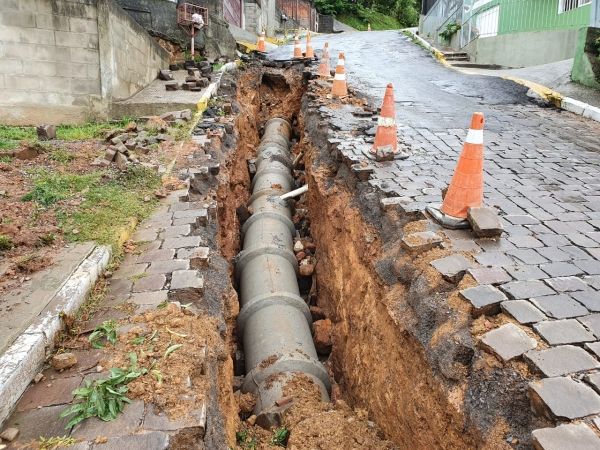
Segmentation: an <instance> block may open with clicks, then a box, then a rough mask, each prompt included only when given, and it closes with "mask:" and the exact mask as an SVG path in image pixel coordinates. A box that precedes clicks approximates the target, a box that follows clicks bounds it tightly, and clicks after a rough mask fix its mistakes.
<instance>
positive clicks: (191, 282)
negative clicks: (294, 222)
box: [171, 270, 204, 289]
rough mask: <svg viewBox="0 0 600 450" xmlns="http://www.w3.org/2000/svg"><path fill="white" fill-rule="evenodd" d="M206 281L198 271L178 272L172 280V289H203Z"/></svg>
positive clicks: (174, 273)
mask: <svg viewBox="0 0 600 450" xmlns="http://www.w3.org/2000/svg"><path fill="white" fill-rule="evenodd" d="M203 287H204V279H203V278H202V275H200V273H199V272H198V271H197V270H177V271H175V272H173V276H172V278H171V289H202V288H203Z"/></svg>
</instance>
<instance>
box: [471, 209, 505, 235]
mask: <svg viewBox="0 0 600 450" xmlns="http://www.w3.org/2000/svg"><path fill="white" fill-rule="evenodd" d="M467 220H468V221H469V223H470V224H471V227H472V228H473V234H475V236H478V237H495V236H500V235H501V234H502V231H503V226H502V222H501V221H500V219H499V217H498V212H497V211H496V210H495V209H494V208H488V207H485V206H483V207H479V208H469V209H468V210H467Z"/></svg>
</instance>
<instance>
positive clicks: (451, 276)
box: [431, 255, 473, 283]
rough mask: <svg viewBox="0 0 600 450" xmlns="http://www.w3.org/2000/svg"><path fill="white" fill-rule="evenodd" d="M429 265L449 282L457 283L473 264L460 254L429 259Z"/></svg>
mask: <svg viewBox="0 0 600 450" xmlns="http://www.w3.org/2000/svg"><path fill="white" fill-rule="evenodd" d="M431 265H432V266H433V267H434V268H435V269H436V270H437V271H438V272H440V274H441V275H442V277H443V278H444V279H445V280H446V281H449V282H450V283H458V282H459V281H460V280H461V278H462V277H463V275H464V274H465V272H466V271H467V270H468V269H470V268H471V267H473V264H472V263H471V262H470V261H469V260H468V259H467V258H465V257H464V256H462V255H450V256H446V257H445V258H440V259H436V260H435V261H431Z"/></svg>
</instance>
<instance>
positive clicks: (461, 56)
mask: <svg viewBox="0 0 600 450" xmlns="http://www.w3.org/2000/svg"><path fill="white" fill-rule="evenodd" d="M442 53H443V54H444V58H446V61H469V55H467V54H466V53H465V52H452V51H450V52H442Z"/></svg>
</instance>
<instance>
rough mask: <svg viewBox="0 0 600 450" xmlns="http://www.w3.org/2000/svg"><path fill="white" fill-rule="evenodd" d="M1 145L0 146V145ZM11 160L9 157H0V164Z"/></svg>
mask: <svg viewBox="0 0 600 450" xmlns="http://www.w3.org/2000/svg"><path fill="white" fill-rule="evenodd" d="M0 145H1V144H0ZM0 148H2V147H1V146H0ZM12 160H13V157H12V156H10V155H0V163H6V164H8V163H10V162H11V161H12Z"/></svg>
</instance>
